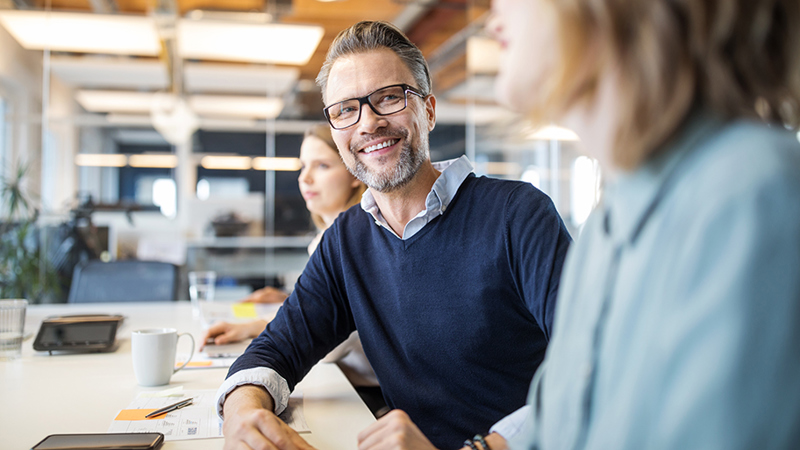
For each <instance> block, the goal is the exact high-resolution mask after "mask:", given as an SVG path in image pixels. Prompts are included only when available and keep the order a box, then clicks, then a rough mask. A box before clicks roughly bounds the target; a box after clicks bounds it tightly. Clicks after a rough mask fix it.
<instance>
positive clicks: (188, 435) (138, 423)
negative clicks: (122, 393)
mask: <svg viewBox="0 0 800 450" xmlns="http://www.w3.org/2000/svg"><path fill="white" fill-rule="evenodd" d="M173 391H174V390H173ZM171 393H172V394H173V395H168V396H154V395H153V392H151V391H150V392H142V393H140V394H139V395H138V396H137V397H136V399H134V400H133V401H132V402H131V403H130V404H129V405H128V407H127V408H126V409H125V410H123V411H120V414H121V415H120V416H118V418H119V417H125V416H123V415H122V414H123V413H127V414H135V413H136V412H135V411H130V410H140V409H145V410H152V409H159V408H163V407H165V406H167V405H171V404H173V403H176V402H178V401H180V400H182V399H184V398H188V397H192V398H193V399H194V400H193V401H192V404H191V405H189V406H186V407H183V408H180V409H178V410H175V411H172V412H170V413H167V414H166V415H164V416H160V418H158V419H149V420H114V421H112V422H111V426H110V427H109V428H108V431H109V432H110V433H144V432H159V433H163V434H164V438H165V439H166V440H167V441H179V440H188V439H204V438H219V437H222V420H221V419H220V418H219V416H217V413H216V410H215V407H214V395H215V394H216V391H215V390H213V389H207V390H186V391H178V392H171ZM175 394H177V395H175ZM280 417H281V419H283V421H284V422H286V423H287V424H288V425H289V426H290V427H292V429H294V430H295V431H297V432H298V433H308V432H310V431H311V430H309V428H308V424H307V423H306V420H305V415H304V414H303V396H302V392H297V391H296V392H294V393H292V395H291V397H290V398H289V406H288V407H287V408H286V411H284V412H283V414H281V415H280Z"/></svg>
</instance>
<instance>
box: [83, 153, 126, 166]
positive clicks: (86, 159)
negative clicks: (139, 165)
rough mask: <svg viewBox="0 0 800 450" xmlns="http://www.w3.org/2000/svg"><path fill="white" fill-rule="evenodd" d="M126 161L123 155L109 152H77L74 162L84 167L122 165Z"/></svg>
mask: <svg viewBox="0 0 800 450" xmlns="http://www.w3.org/2000/svg"><path fill="white" fill-rule="evenodd" d="M127 162H128V157H127V156H125V155H118V154H110V153H78V154H77V155H75V164H76V165H78V166H84V167H124V166H125V164H127Z"/></svg>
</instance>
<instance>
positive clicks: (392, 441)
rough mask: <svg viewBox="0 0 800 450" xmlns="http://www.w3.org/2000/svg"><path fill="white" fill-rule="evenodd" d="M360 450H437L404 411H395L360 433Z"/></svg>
mask: <svg viewBox="0 0 800 450" xmlns="http://www.w3.org/2000/svg"><path fill="white" fill-rule="evenodd" d="M358 449H359V450H379V449H381V450H382V449H397V450H406V449H407V450H418V449H422V450H436V447H434V446H433V444H431V441H429V440H428V438H426V437H425V435H424V434H422V431H420V430H419V428H417V426H416V425H415V424H414V422H412V421H411V418H410V417H408V414H406V413H405V412H404V411H401V410H399V409H395V410H392V411H390V412H389V413H388V414H386V415H385V416H383V417H381V418H380V419H379V420H378V421H377V422H375V423H373V424H372V425H370V426H369V427H367V428H365V429H364V431H362V432H361V433H358Z"/></svg>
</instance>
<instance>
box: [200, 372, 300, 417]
mask: <svg viewBox="0 0 800 450" xmlns="http://www.w3.org/2000/svg"><path fill="white" fill-rule="evenodd" d="M245 384H253V385H256V386H261V387H263V388H264V389H266V390H267V392H269V395H271V396H272V400H273V402H274V403H275V411H274V413H275V415H278V414H280V413H282V412H283V410H284V409H286V405H287V404H288V403H289V394H290V393H291V392H289V385H288V384H287V383H286V380H285V379H284V378H283V377H282V376H280V375H278V372H275V371H274V370H272V369H270V368H268V367H254V368H252V369H245V370H242V371H239V372H236V373H235V374H233V375H231V376H230V377H229V378H228V379H227V380H225V381H224V382H223V383H222V386H220V387H219V389H217V394H216V399H217V400H216V402H215V404H216V405H217V415H218V416H219V418H220V419H223V417H222V405H223V404H224V403H225V398H226V397H228V394H230V393H231V391H232V390H234V389H236V388H237V387H239V386H242V385H245Z"/></svg>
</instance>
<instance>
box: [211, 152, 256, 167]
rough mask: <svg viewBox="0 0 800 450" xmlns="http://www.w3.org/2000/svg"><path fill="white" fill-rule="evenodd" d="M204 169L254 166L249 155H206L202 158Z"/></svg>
mask: <svg viewBox="0 0 800 450" xmlns="http://www.w3.org/2000/svg"><path fill="white" fill-rule="evenodd" d="M200 165H201V166H203V168H204V169H215V170H248V169H250V168H251V167H252V163H251V158H250V157H249V156H211V155H209V156H204V157H203V159H201V160H200Z"/></svg>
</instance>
